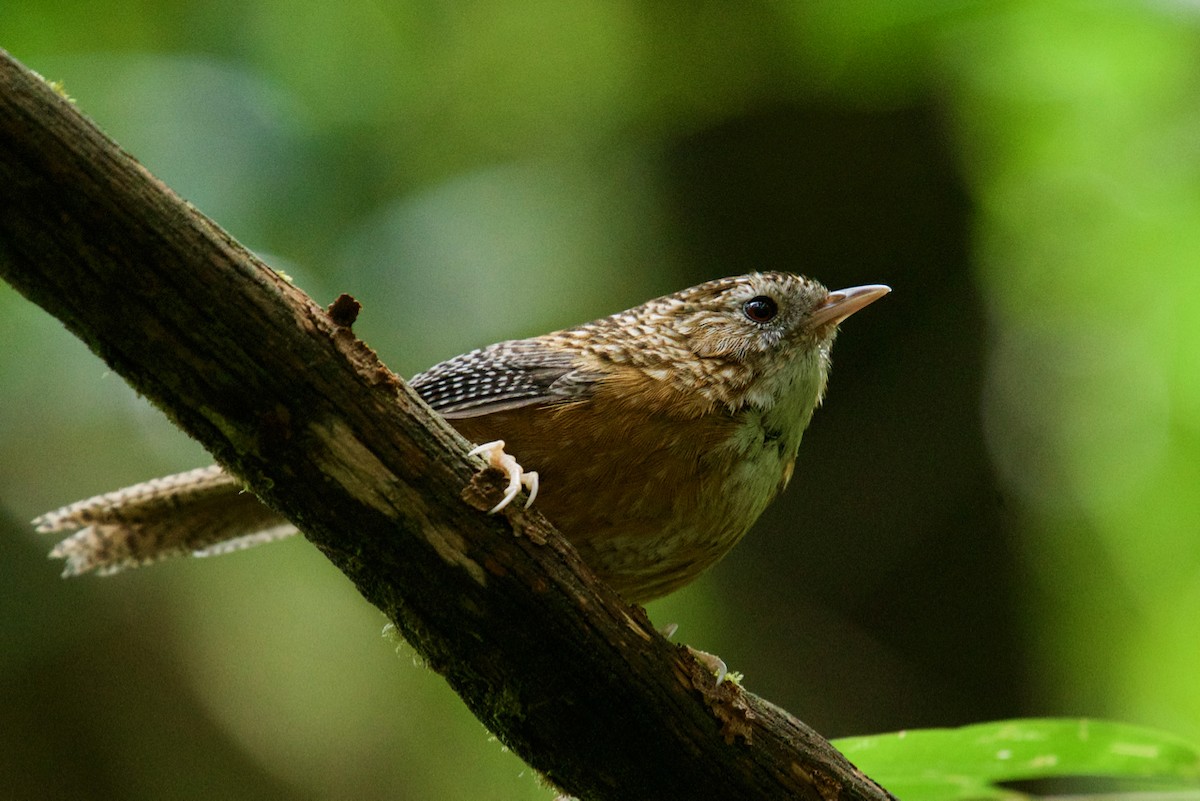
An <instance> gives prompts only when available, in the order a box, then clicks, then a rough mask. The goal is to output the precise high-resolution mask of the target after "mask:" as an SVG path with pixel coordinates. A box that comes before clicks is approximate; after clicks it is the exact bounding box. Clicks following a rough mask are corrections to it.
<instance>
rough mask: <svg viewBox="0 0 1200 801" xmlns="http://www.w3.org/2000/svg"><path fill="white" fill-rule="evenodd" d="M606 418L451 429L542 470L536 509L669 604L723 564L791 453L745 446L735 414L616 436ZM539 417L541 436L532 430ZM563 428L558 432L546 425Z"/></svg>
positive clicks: (631, 429)
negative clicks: (498, 442)
mask: <svg viewBox="0 0 1200 801" xmlns="http://www.w3.org/2000/svg"><path fill="white" fill-rule="evenodd" d="M597 411H599V410H597V409H596V408H595V404H592V405H589V406H588V407H586V408H583V409H580V410H579V411H578V412H577V413H576V414H574V415H571V414H570V413H569V412H570V410H567V412H565V413H564V414H563V415H560V416H558V417H557V418H556V417H555V416H554V415H540V416H533V415H524V416H522V417H520V418H518V417H517V416H516V415H513V416H511V418H510V419H509V420H501V419H497V418H501V417H503V416H504V415H499V414H498V415H491V416H489V418H486V419H480V420H474V421H471V420H461V421H460V420H455V421H453V422H454V424H455V426H456V427H457V428H459V430H460V431H462V433H463V434H464V435H465V436H467V437H468V438H471V439H474V440H475V441H483V440H486V439H493V438H503V439H504V440H505V441H506V443H507V446H506V450H507V451H508V452H509V453H510V454H512V455H513V456H514V457H515V458H516V459H517V461H518V462H520V463H521V465H522V466H523V467H524V468H525V469H527V470H536V471H538V473H539V477H540V489H539V492H538V497H537V502H536V506H537V507H538V509H540V510H541V511H542V513H543V514H545V515H546V517H547V518H548V519H549V520H550V522H552V523H554V525H555V526H557V527H558V529H559V530H560V531H562V533H563V534H564V535H565V536H566V538H567V539H568V540H570V541H571V543H572V544H573V545H574V546H575V547H576V549H578V551H579V553H580V556H582V557H583V559H584V561H585V562H587V563H588V565H589V566H590V567H591V568H592V569H593V570H594V571H595V572H596V573H597V575H599V576H600V577H601V578H603V579H604V580H606V581H607V582H608V583H610V584H611V585H612V586H613V588H614V589H616V590H617V591H618V592H620V593H621V595H622V596H623V597H625V598H626V599H627V600H629V601H633V602H644V601H648V600H651V599H653V598H657V597H659V596H662V595H665V594H667V593H669V592H671V591H672V590H675V589H678V588H679V587H681V586H683V585H685V584H687V583H688V582H689V581H691V580H692V579H694V578H695V577H696V576H697V575H699V574H700V573H701V572H703V571H704V570H705V569H707V568H708V567H710V566H711V565H713V564H714V563H715V562H717V561H718V560H719V559H720V558H721V557H723V556H724V555H725V554H726V553H728V551H729V549H730V548H732V547H733V546H734V545H736V544H737V542H738V541H739V540H740V539H741V538H742V536H743V535H745V533H746V531H747V530H749V528H750V526H751V525H752V524H753V523H754V521H755V520H757V519H758V517H759V515H760V514H762V511H763V509H765V508H766V506H767V504H768V503H770V501H771V500H772V498H774V496H775V495H776V494H777V493H778V491H779V489H780V488H781V487H782V485H783V484H784V483H786V477H787V476H789V475H790V472H791V462H792V456H793V454H794V449H793V450H792V451H791V452H790V453H784V451H783V449H781V448H779V447H776V445H774V444H764V445H763V446H762V447H754V446H752V445H751V446H748V445H747V442H751V443H752V442H753V437H747V436H745V433H746V432H745V431H744V430H742V425H741V424H740V423H739V421H736V420H733V419H731V418H729V417H726V416H718V415H712V416H711V417H709V418H704V419H699V420H689V421H686V423H678V422H677V421H673V422H675V424H674V425H672V426H662V425H661V424H659V421H657V420H652V419H650V420H634V421H631V423H630V424H629V425H627V426H625V427H624V430H623V431H622V432H620V433H621V435H620V436H614V435H612V433H611V429H610V428H608V427H606V426H604V425H589V420H588V419H587V418H588V417H590V416H591V413H595V412H597ZM531 420H533V421H534V423H533V424H534V425H535V426H538V427H539V430H529V427H528V426H529V423H530V421H531ZM556 421H557V423H558V425H557V430H553V431H551V430H544V429H542V428H541V427H543V426H552V425H554V424H555V422H556ZM485 422H486V423H487V425H486V427H483V426H482V425H479V424H483V423H485ZM472 424H476V425H472ZM546 444H550V445H551V447H546Z"/></svg>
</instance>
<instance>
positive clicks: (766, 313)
mask: <svg viewBox="0 0 1200 801" xmlns="http://www.w3.org/2000/svg"><path fill="white" fill-rule="evenodd" d="M742 314H744V315H746V317H747V318H749V319H750V321H751V322H755V323H769V322H771V321H772V320H774V319H775V315H777V314H779V304H778V303H776V302H775V299H774V298H769V297H767V296H766V295H759V296H758V297H756V298H750V300H748V301H746V302H745V303H744V304H742Z"/></svg>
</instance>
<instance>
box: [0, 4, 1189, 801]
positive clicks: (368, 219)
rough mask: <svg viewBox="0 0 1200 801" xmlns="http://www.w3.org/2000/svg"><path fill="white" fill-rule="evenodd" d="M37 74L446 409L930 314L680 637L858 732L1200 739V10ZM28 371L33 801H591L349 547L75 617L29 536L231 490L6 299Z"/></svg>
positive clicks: (624, 30) (825, 728)
mask: <svg viewBox="0 0 1200 801" xmlns="http://www.w3.org/2000/svg"><path fill="white" fill-rule="evenodd" d="M0 47H4V48H5V49H7V50H9V51H10V52H11V53H12V54H13V55H15V56H16V57H18V58H20V59H21V60H23V61H24V62H25V63H26V64H27V65H28V66H30V67H32V68H34V69H36V70H38V71H39V72H41V73H42V74H44V75H46V76H47V77H50V78H54V79H58V80H61V81H63V82H64V84H65V87H66V89H67V91H68V92H69V93H70V94H71V95H72V96H73V97H74V98H75V99H76V101H77V102H78V104H79V107H80V108H81V109H82V110H83V111H85V112H86V113H87V114H89V115H91V116H92V117H93V118H94V119H95V120H96V121H97V122H98V123H99V124H100V125H101V126H102V127H103V128H104V129H105V130H106V131H108V132H109V133H110V134H111V135H112V136H113V137H115V138H116V139H117V140H118V141H119V142H121V143H122V144H123V145H124V146H125V147H126V148H127V149H128V150H129V151H130V152H132V153H133V154H134V155H136V156H137V157H138V158H139V159H141V160H142V161H143V162H144V163H145V164H146V165H147V166H148V167H149V168H150V169H151V170H152V171H153V172H155V173H156V174H157V175H159V176H160V177H161V178H163V179H164V180H165V181H166V182H167V183H168V184H170V185H171V186H172V187H173V188H175V189H176V190H177V191H178V192H179V193H180V194H181V195H183V196H184V197H186V198H187V199H188V200H190V201H192V202H193V203H194V204H195V205H196V206H197V207H199V208H200V209H201V210H202V211H204V212H205V213H206V214H208V215H209V216H211V217H213V218H214V219H215V220H216V221H217V222H219V223H220V224H221V225H223V226H225V227H226V228H227V229H228V230H229V231H230V232H231V233H233V234H234V235H235V236H237V237H238V238H240V239H241V240H242V241H243V242H244V243H246V244H247V245H248V246H250V247H251V248H253V249H255V250H256V251H257V252H259V253H260V254H262V255H263V256H264V258H265V259H267V261H268V262H270V263H271V264H273V265H275V266H276V267H278V268H280V269H283V270H286V271H287V272H288V273H289V274H291V275H292V276H293V277H294V278H295V280H296V282H297V284H298V285H299V286H301V287H302V288H304V289H305V290H307V291H308V292H309V293H311V294H312V295H313V296H314V297H315V298H316V299H317V300H318V301H319V302H322V303H328V302H329V301H331V300H332V299H333V298H334V297H335V296H336V295H337V294H338V293H339V292H350V293H352V294H353V295H355V296H356V297H357V298H359V299H360V300H361V301H362V302H363V303H364V304H365V308H364V311H363V313H362V316H361V317H360V320H359V323H358V324H357V326H356V329H355V330H356V332H357V333H358V334H359V335H360V336H362V337H363V338H364V339H365V340H366V341H367V342H368V343H370V344H371V345H372V346H374V347H375V348H376V349H377V350H378V351H379V352H380V354H381V355H382V356H383V358H384V360H385V361H386V362H387V363H388V364H389V365H390V366H391V367H392V368H393V369H395V370H397V371H398V372H400V373H402V374H406V375H407V374H412V373H414V372H417V371H419V370H421V369H423V368H425V367H427V366H429V365H430V364H432V363H434V362H436V361H439V360H441V359H444V358H448V357H450V356H452V355H454V354H457V353H459V352H461V351H464V350H467V349H469V348H472V347H475V346H479V345H482V344H486V343H488V342H492V341H495V340H499V339H505V338H512V337H520V336H527V335H533V334H537V333H542V332H544V331H548V330H551V329H554V328H557V327H561V326H565V325H571V324H575V323H579V322H583V321H585V320H588V319H592V318H595V317H598V316H602V315H604V314H608V313H611V312H614V311H617V310H619V309H622V308H626V307H628V306H631V305H634V304H636V303H639V302H641V301H643V300H646V299H648V298H650V297H653V296H655V295H658V294H662V293H665V292H669V291H673V290H675V289H679V288H682V287H684V286H688V285H691V284H694V283H697V282H699V281H702V280H706V279H709V278H713V277H717V276H721V275H729V274H735V273H739V272H744V271H748V270H751V269H786V270H794V271H800V272H805V273H807V274H810V275H813V276H814V277H817V278H819V279H821V280H822V281H824V282H826V283H827V284H828V285H830V286H836V287H840V286H847V285H853V284H860V283H872V282H882V283H888V284H891V285H892V286H893V287H894V288H895V292H894V293H893V294H892V295H891V296H889V297H888V298H887V299H885V300H884V301H882V302H880V303H878V304H877V305H874V306H872V307H871V308H870V309H868V310H867V311H865V312H864V313H862V314H861V315H857V316H855V317H854V318H853V319H851V320H850V321H848V322H847V324H846V326H845V329H846V330H845V331H844V332H843V334H842V336H841V338H840V341H839V343H838V346H837V348H836V350H835V359H834V361H835V371H834V374H833V377H832V381H831V387H830V393H829V397H828V399H827V403H826V406H825V408H824V409H822V410H821V411H820V412H819V413H818V414H817V416H816V418H815V420H814V422H813V425H812V427H811V429H810V431H809V433H808V436H807V437H806V441H805V444H804V446H803V447H802V448H801V459H800V463H799V464H798V467H797V471H796V478H795V480H794V481H793V482H792V485H791V488H790V489H789V491H788V492H787V493H786V495H785V497H784V498H783V499H782V500H780V501H779V502H777V503H776V504H775V506H774V507H772V508H771V509H770V510H769V511H768V513H767V514H766V515H765V516H764V518H763V520H762V521H761V522H760V524H759V525H758V526H757V527H756V530H755V531H754V532H752V534H751V536H749V537H748V538H747V539H746V541H745V542H744V543H743V544H741V545H740V546H739V547H738V548H737V549H735V551H734V552H733V553H732V554H731V555H730V556H729V557H728V558H727V559H726V560H725V561H724V562H723V563H721V564H720V565H719V566H718V567H717V568H716V569H714V570H713V571H711V572H710V573H709V574H707V575H706V576H705V577H703V578H702V579H701V580H700V581H698V582H696V583H695V584H694V585H693V586H690V587H688V588H687V589H685V590H683V591H681V592H680V593H678V594H677V595H675V596H673V597H671V598H669V599H666V600H664V601H660V602H658V603H656V604H654V605H652V606H651V608H650V612H651V615H652V616H653V617H654V619H655V620H656V621H658V622H659V623H662V624H666V623H669V622H678V623H680V624H681V633H680V635H678V636H679V638H680V639H682V640H684V641H686V642H689V643H691V644H692V645H695V646H697V647H700V648H703V649H705V650H708V651H712V652H715V653H719V654H721V655H722V656H723V657H724V658H725V659H726V660H727V661H728V662H729V664H730V666H731V667H732V668H734V669H736V670H740V671H743V672H744V673H745V674H746V681H745V683H746V685H747V687H749V688H750V689H751V690H753V691H755V692H758V693H760V694H762V695H764V696H766V697H768V698H770V699H772V700H773V701H775V702H777V703H780V704H782V705H783V706H785V707H786V708H788V709H789V710H791V711H792V712H794V713H796V714H797V715H799V716H800V717H801V718H803V719H805V720H806V721H808V722H809V723H811V724H812V725H814V726H816V727H817V728H818V729H819V730H820V731H822V732H823V733H825V734H827V735H830V736H836V735H848V734H861V733H869V732H875V731H885V730H891V729H897V728H913V727H921V726H948V725H957V724H964V723H969V722H974V721H980V720H987V719H994V718H1000V717H1010V716H1017V715H1090V716H1101V717H1108V718H1117V719H1121V720H1125V721H1129V722H1135V723H1142V724H1149V725H1154V726H1159V727H1164V728H1167V729H1170V730H1173V731H1176V732H1178V733H1180V734H1183V735H1188V736H1191V737H1193V738H1195V737H1200V682H1197V678H1196V677H1197V666H1198V665H1200V626H1197V621H1200V355H1198V354H1200V310H1198V308H1197V304H1198V303H1200V10H1198V9H1197V7H1196V6H1195V4H1193V3H1185V2H1171V1H1170V0H1163V1H1160V2H1144V3H1134V2H1128V3H1116V2H1114V3H1082V2H1081V3H1046V2H1028V3H1019V2H1013V3H1001V2H996V3H983V2H897V1H896V0H891V1H887V2H885V1H882V0H876V1H875V2H861V3H790V4H787V3H775V2H747V3H740V4H724V3H703V2H700V3H697V2H691V3H682V2H635V1H634V0H625V1H624V2H622V1H621V0H612V1H610V2H572V3H556V2H535V1H524V0H522V1H521V2H468V3H461V4H440V3H429V2H415V1H414V2H399V1H398V2H370V1H369V0H348V2H344V3H338V4H325V3H316V2H302V3H294V2H293V3H283V2H279V0H248V2H237V3H234V2H227V1H226V2H222V1H220V0H214V1H213V2H206V3H197V2H190V3H189V2H183V3H178V2H175V3H166V2H154V1H153V0H144V1H143V2H128V1H127V0H109V1H108V2H104V3H100V2H95V0H85V1H82V2H81V1H78V0H62V1H61V2H58V3H45V2H41V1H40V0H6V2H5V4H4V11H3V17H2V20H0ZM0 342H2V343H3V345H2V346H0V520H2V522H0V526H2V528H3V530H2V531H0V797H4V798H35V797H37V798H128V799H137V798H147V799H149V798H154V799H164V798H181V799H183V798H205V799H208V798H214V797H224V798H246V799H250V798H272V799H275V798H296V799H334V798H338V799H341V798H357V799H372V798H389V799H403V798H414V799H417V798H420V799H425V798H439V799H440V798H445V799H460V798H461V799H546V798H548V797H550V795H551V793H550V792H549V791H548V790H546V789H545V788H543V787H541V786H539V785H538V783H537V782H536V780H535V778H534V777H533V776H532V775H531V771H529V770H528V769H526V768H525V767H524V765H523V764H522V763H521V762H520V761H519V760H518V759H517V758H516V757H514V756H512V755H511V754H507V753H505V752H504V750H503V749H502V747H501V746H500V745H499V744H498V743H497V742H496V741H495V740H494V739H491V738H490V736H489V735H488V733H487V732H486V731H485V730H484V729H483V727H482V726H481V725H480V724H479V723H478V722H476V721H475V720H474V718H472V717H471V716H470V715H469V713H467V712H466V711H465V709H464V707H463V706H462V704H461V703H460V702H459V701H458V700H457V698H456V697H455V696H454V695H453V694H452V693H451V692H450V691H449V690H448V689H447V688H446V687H445V686H444V684H443V682H442V681H441V680H440V679H439V678H438V677H437V676H436V675H435V674H433V673H431V672H429V671H427V670H425V669H423V668H421V667H419V666H417V667H414V666H413V663H414V659H413V655H412V653H411V651H409V650H407V649H406V648H404V647H400V648H399V649H398V650H397V647H396V644H395V643H392V642H390V641H389V640H387V639H385V638H383V637H381V636H380V632H381V629H382V628H383V625H384V623H385V620H384V619H383V618H382V616H381V615H380V614H379V613H378V612H377V611H376V610H374V609H373V608H372V607H370V606H368V605H367V604H366V603H365V602H364V601H362V600H361V598H359V597H358V596H357V594H356V593H355V591H354V589H353V588H352V587H351V586H350V585H349V583H347V582H346V581H344V580H343V579H342V577H341V576H340V574H338V573H337V572H336V571H335V570H334V569H333V568H332V567H331V566H330V565H329V564H327V563H326V562H325V561H324V560H323V559H322V558H321V557H320V556H319V555H318V554H317V553H316V552H315V550H314V549H312V548H310V547H308V546H307V544H306V543H304V542H302V541H299V540H297V541H294V542H289V543H286V544H281V545H277V546H273V547H270V548H263V549H259V550H256V551H251V552H246V553H241V554H237V555H233V556H229V557H223V558H220V559H212V560H207V561H181V562H177V563H173V564H164V565H161V566H158V567H155V568H153V569H147V570H141V571H134V572H132V573H129V574H126V575H121V576H118V577H115V578H110V579H103V580H102V579H96V578H85V579H82V580H77V581H70V582H63V581H60V580H59V579H58V577H57V573H58V567H57V565H55V564H51V563H49V562H47V561H46V559H45V553H46V551H47V550H48V548H49V547H50V545H51V544H52V542H51V541H50V540H47V539H44V538H39V537H37V536H35V535H34V534H33V533H32V531H31V530H30V527H29V525H28V524H27V522H26V521H28V520H29V519H30V518H32V517H33V516H34V515H35V514H37V513H39V512H42V511H45V510H47V509H50V508H53V507H56V506H58V505H61V504H63V503H66V502H68V501H72V500H75V499H78V498H82V497H85V496H88V495H90V494H93V493H96V492H101V491H105V490H109V489H114V488H116V487H119V486H123V485H125V484H128V483H132V482H136V481H140V480H143V479H146V478H150V477H152V476H155V475H159V474H163V473H167V472H173V471H178V470H183V469H187V468H190V467H193V466H198V465H201V464H205V463H207V459H206V455H205V454H204V453H203V451H202V450H201V449H200V448H199V447H198V446H196V445H195V444H194V443H192V442H190V441H189V440H187V438H186V437H184V435H182V434H180V433H179V432H177V431H175V430H174V429H172V427H171V426H170V425H169V424H168V423H166V422H165V420H164V418H163V417H162V415H161V414H159V413H158V412H157V411H156V410H154V409H153V408H151V407H150V406H148V405H147V404H146V403H145V402H143V401H141V400H140V399H138V398H137V397H135V396H134V394H133V393H132V392H131V391H130V390H129V389H128V388H127V387H126V385H125V384H124V383H123V382H122V381H121V380H120V378H118V377H116V376H114V375H112V374H110V373H109V372H108V371H107V370H106V368H105V366H104V365H103V364H102V363H101V362H100V361H99V360H98V359H97V358H95V357H94V356H93V355H92V354H90V353H89V352H88V351H86V349H85V348H84V347H83V346H82V345H81V344H80V343H79V342H77V341H76V340H74V339H73V338H72V337H71V336H70V335H68V334H67V333H66V332H65V331H64V330H63V329H62V328H61V327H60V326H59V325H58V323H57V322H56V321H55V320H53V319H52V318H50V317H49V316H48V315H47V314H45V313H44V312H42V311H41V310H40V309H38V308H36V307H34V306H33V305H31V304H30V303H28V302H26V301H25V300H24V299H22V298H21V297H19V296H18V295H16V293H15V292H13V291H12V290H11V289H9V288H8V287H7V286H0ZM581 725H586V722H581Z"/></svg>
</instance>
